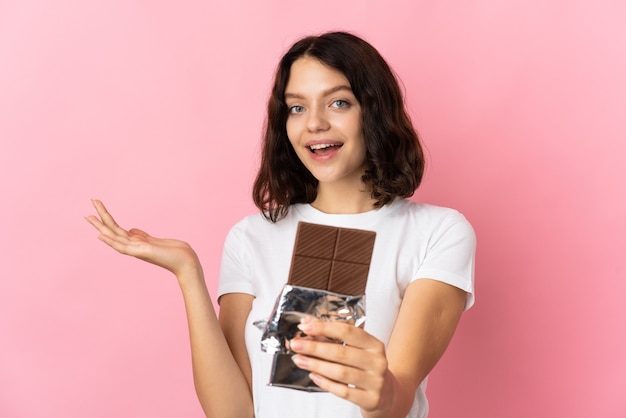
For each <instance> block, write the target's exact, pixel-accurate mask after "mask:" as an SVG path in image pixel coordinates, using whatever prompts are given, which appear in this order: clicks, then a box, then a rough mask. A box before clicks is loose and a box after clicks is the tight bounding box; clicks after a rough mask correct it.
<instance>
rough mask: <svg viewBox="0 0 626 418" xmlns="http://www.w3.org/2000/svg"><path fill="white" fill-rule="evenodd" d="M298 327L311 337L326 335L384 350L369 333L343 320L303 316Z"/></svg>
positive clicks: (356, 344)
mask: <svg viewBox="0 0 626 418" xmlns="http://www.w3.org/2000/svg"><path fill="white" fill-rule="evenodd" d="M298 328H299V329H300V330H301V331H302V332H304V333H305V334H307V335H310V336H312V337H327V338H331V339H334V340H338V341H343V342H344V343H345V344H347V345H350V346H352V347H359V348H365V349H370V350H375V351H381V350H384V345H383V344H382V343H381V342H380V341H379V340H378V339H376V338H375V337H373V336H372V335H371V334H369V333H367V332H366V331H365V330H363V329H362V328H359V327H355V326H354V325H352V324H347V323H344V322H333V321H320V320H317V319H312V318H311V317H304V318H303V319H302V321H301V322H300V324H299V325H298Z"/></svg>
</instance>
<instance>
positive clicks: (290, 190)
mask: <svg viewBox="0 0 626 418" xmlns="http://www.w3.org/2000/svg"><path fill="white" fill-rule="evenodd" d="M305 56H306V57H312V58H316V59H318V60H319V61H320V62H322V63H324V64H326V65H327V66H329V67H331V68H333V69H335V70H338V71H339V72H341V73H342V74H343V75H344V76H345V77H346V78H347V79H348V81H349V82H350V86H351V88H352V92H353V93H354V96H355V97H356V99H357V100H358V101H359V104H360V106H361V118H362V119H361V127H362V128H361V129H362V131H363V139H364V142H365V148H366V160H367V161H366V168H365V172H364V174H363V177H362V180H363V182H364V183H365V185H366V186H368V187H369V188H370V190H371V196H372V198H373V199H375V200H376V202H375V204H374V207H376V208H379V207H382V206H384V205H385V204H387V203H389V202H391V201H392V200H393V199H394V198H396V197H409V196H412V195H413V193H414V192H415V190H416V189H417V188H418V187H419V185H420V182H421V180H422V175H423V173H424V163H425V161H424V154H423V151H422V147H421V145H420V141H419V138H418V135H417V132H416V131H415V129H414V128H413V124H412V123H411V120H410V118H409V116H408V114H407V112H406V109H405V106H404V99H403V96H402V92H401V90H400V87H399V85H398V81H397V79H396V77H395V75H394V73H393V71H392V70H391V68H390V67H389V65H388V64H387V63H386V62H385V60H384V59H383V57H382V56H381V55H380V54H379V53H378V51H377V50H376V49H375V48H374V47H372V46H371V45H370V44H369V43H367V42H366V41H364V40H363V39H361V38H359V37H357V36H355V35H352V34H350V33H346V32H329V33H325V34H323V35H320V36H308V37H306V38H303V39H301V40H299V41H297V42H296V43H295V44H294V45H293V46H292V47H291V48H290V49H289V50H288V51H287V53H285V55H284V56H283V57H282V59H281V60H280V62H279V64H278V68H277V70H276V76H275V78H274V85H273V88H272V92H271V95H270V98H269V101H268V105H267V119H266V121H265V136H264V139H263V144H262V153H261V166H260V168H259V171H258V173H257V176H256V179H255V181H254V188H253V192H252V197H253V199H254V203H255V205H256V206H257V207H258V208H259V209H260V210H261V211H262V212H263V214H264V216H265V217H266V218H267V219H268V220H270V221H272V222H277V221H279V220H280V219H282V218H284V217H285V216H286V215H287V212H288V211H289V206H290V205H291V204H294V203H311V202H313V201H314V200H315V197H316V196H317V184H318V181H317V179H316V178H315V177H313V175H312V174H311V173H310V172H309V171H308V170H307V169H306V168H305V166H304V164H302V162H301V161H300V159H299V158H298V156H297V155H296V152H295V151H294V149H293V147H292V145H291V143H290V142H289V138H288V137H287V129H286V124H287V116H288V108H287V105H286V103H285V88H286V86H287V82H288V80H289V72H290V70H291V65H292V64H293V63H294V62H295V61H296V60H297V59H299V58H301V57H305Z"/></svg>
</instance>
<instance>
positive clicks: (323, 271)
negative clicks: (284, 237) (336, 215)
mask: <svg viewBox="0 0 626 418" xmlns="http://www.w3.org/2000/svg"><path fill="white" fill-rule="evenodd" d="M375 238H376V233H375V232H373V231H365V230H361V229H351V228H338V227H333V226H327V225H317V224H311V223H306V222H300V223H299V224H298V231H297V234H296V242H295V245H294V252H293V256H292V260H291V270H290V272H289V278H288V282H287V283H288V284H290V285H293V286H301V287H308V288H313V289H322V290H328V291H330V292H334V293H339V294H344V295H363V294H365V286H366V284H367V275H368V273H369V267H370V262H371V260H372V251H373V250H374V240H375Z"/></svg>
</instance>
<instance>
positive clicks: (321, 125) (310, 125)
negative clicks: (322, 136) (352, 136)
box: [306, 109, 330, 132]
mask: <svg viewBox="0 0 626 418" xmlns="http://www.w3.org/2000/svg"><path fill="white" fill-rule="evenodd" d="M307 116H308V119H307V123H306V126H307V129H308V130H309V131H310V132H320V131H325V130H327V129H328V128H329V127H330V123H329V122H328V119H327V118H326V115H325V113H324V110H321V109H311V110H309V111H308V112H307Z"/></svg>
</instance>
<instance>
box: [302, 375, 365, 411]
mask: <svg viewBox="0 0 626 418" xmlns="http://www.w3.org/2000/svg"><path fill="white" fill-rule="evenodd" d="M310 377H311V380H313V382H314V383H315V384H316V385H317V386H319V387H320V388H322V389H324V390H326V391H327V392H329V393H332V394H334V395H336V396H338V397H340V398H342V399H345V400H347V401H350V402H352V403H354V404H356V405H358V406H360V407H361V408H363V409H365V410H372V409H374V406H375V403H376V402H377V400H375V396H372V393H371V392H368V391H366V390H363V389H361V388H359V387H358V386H357V385H354V384H346V383H343V382H337V381H334V380H332V379H329V378H327V377H324V376H322V375H319V374H317V373H311V374H310Z"/></svg>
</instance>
